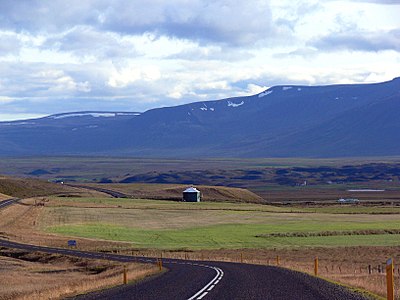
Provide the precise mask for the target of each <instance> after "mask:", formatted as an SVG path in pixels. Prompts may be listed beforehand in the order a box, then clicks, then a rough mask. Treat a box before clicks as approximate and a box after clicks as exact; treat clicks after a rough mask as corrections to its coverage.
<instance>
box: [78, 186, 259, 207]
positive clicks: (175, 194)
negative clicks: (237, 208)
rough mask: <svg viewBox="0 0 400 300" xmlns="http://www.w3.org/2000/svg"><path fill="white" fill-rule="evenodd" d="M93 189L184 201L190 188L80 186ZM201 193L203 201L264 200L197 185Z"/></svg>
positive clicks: (233, 190) (234, 190) (247, 193)
mask: <svg viewBox="0 0 400 300" xmlns="http://www.w3.org/2000/svg"><path fill="white" fill-rule="evenodd" d="M79 186H88V187H93V188H103V189H107V190H112V191H117V192H120V193H123V194H125V195H126V196H127V197H130V198H137V199H157V200H182V192H183V191H184V190H185V189H186V188H187V187H188V185H183V184H157V183H148V184H146V183H130V184H127V183H124V184H118V183H108V184H98V183H88V184H83V185H82V184H79ZM196 188H198V189H199V190H200V191H201V195H202V200H203V201H212V202H221V201H230V202H247V203H262V202H264V200H263V199H262V198H261V197H260V196H258V195H256V194H255V193H253V192H251V191H249V190H246V189H242V188H233V187H225V186H208V185H197V186H196Z"/></svg>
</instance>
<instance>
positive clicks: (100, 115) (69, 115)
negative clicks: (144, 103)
mask: <svg viewBox="0 0 400 300" xmlns="http://www.w3.org/2000/svg"><path fill="white" fill-rule="evenodd" d="M140 115H141V113H119V112H118V113H114V112H81V113H67V114H59V115H53V116H49V117H48V118H49V119H54V120H58V119H65V118H76V117H87V116H90V117H93V118H113V117H117V116H140Z"/></svg>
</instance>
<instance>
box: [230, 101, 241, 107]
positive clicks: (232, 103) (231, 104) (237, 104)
mask: <svg viewBox="0 0 400 300" xmlns="http://www.w3.org/2000/svg"><path fill="white" fill-rule="evenodd" d="M243 104H244V101H241V102H240V103H234V102H231V101H228V106H231V107H239V106H242V105H243Z"/></svg>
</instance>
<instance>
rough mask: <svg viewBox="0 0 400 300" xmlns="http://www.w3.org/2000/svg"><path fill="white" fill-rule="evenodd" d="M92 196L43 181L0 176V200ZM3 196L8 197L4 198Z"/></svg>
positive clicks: (84, 191)
mask: <svg viewBox="0 0 400 300" xmlns="http://www.w3.org/2000/svg"><path fill="white" fill-rule="evenodd" d="M92 194H95V193H94V192H90V191H89V192H88V191H87V190H82V189H79V188H75V187H69V186H66V185H61V184H56V183H52V182H47V181H44V180H39V179H30V178H16V177H7V176H1V175H0V200H1V198H2V197H3V198H9V197H17V198H29V197H40V196H50V195H55V196H74V197H80V196H87V195H89V196H91V195H92ZM4 195H7V196H9V197H4Z"/></svg>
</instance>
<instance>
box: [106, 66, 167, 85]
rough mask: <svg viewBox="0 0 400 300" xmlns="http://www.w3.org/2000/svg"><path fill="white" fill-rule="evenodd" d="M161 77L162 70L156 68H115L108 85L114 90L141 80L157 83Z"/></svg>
mask: <svg viewBox="0 0 400 300" xmlns="http://www.w3.org/2000/svg"><path fill="white" fill-rule="evenodd" d="M160 77H161V73H160V70H159V69H158V68H157V67H156V66H144V67H140V66H129V67H124V68H120V69H117V68H114V70H113V71H112V72H111V75H110V78H109V79H108V81H107V84H108V85H109V86H111V87H113V88H123V87H126V86H128V85H129V84H131V83H134V82H136V81H139V80H143V81H155V80H158V79H159V78H160Z"/></svg>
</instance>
